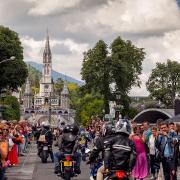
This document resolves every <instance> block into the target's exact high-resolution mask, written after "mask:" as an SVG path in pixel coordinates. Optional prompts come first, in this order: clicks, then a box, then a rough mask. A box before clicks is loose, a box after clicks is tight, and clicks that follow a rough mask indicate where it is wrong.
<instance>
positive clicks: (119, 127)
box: [115, 119, 131, 135]
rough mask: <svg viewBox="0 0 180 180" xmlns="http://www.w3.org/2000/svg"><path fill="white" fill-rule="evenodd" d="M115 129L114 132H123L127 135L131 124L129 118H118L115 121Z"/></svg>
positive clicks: (129, 132)
mask: <svg viewBox="0 0 180 180" xmlns="http://www.w3.org/2000/svg"><path fill="white" fill-rule="evenodd" d="M115 131H116V133H125V134H127V135H129V134H131V124H130V122H129V120H127V119H120V120H119V121H118V122H117V123H116V127H115Z"/></svg>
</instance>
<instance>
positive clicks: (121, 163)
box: [97, 119, 136, 180]
mask: <svg viewBox="0 0 180 180" xmlns="http://www.w3.org/2000/svg"><path fill="white" fill-rule="evenodd" d="M115 132H116V135H115V136H114V137H112V138H111V139H109V140H106V142H105V143H104V149H105V151H104V172H106V173H108V172H109V171H110V170H111V169H112V168H113V169H116V170H123V171H125V172H127V173H131V171H132V169H133V167H134V165H135V161H136V148H135V145H134V143H133V142H132V141H131V140H130V139H129V135H130V134H131V124H130V122H129V121H128V120H126V119H121V120H119V121H118V123H117V124H116V126H115ZM112 159H113V161H112ZM97 180H103V176H98V177H97Z"/></svg>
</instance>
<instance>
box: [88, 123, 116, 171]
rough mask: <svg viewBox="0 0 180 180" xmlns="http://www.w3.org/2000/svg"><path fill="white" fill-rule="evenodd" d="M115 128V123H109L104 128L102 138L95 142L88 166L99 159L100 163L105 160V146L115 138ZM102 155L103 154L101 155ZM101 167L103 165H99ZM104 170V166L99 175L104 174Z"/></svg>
mask: <svg viewBox="0 0 180 180" xmlns="http://www.w3.org/2000/svg"><path fill="white" fill-rule="evenodd" d="M114 133H115V126H114V123H113V122H107V123H105V124H104V125H103V127H102V136H99V137H98V138H97V139H96V141H95V142H94V143H95V144H94V148H93V150H92V152H91V154H90V157H89V161H88V162H87V164H92V163H94V162H95V160H96V159H97V158H99V162H102V161H103V158H104V144H106V142H108V141H109V140H110V139H112V138H113V137H114ZM100 153H101V154H100ZM99 165H100V166H101V163H100V164H99ZM103 170H104V166H101V167H100V168H99V170H98V172H97V174H99V173H100V174H102V173H101V171H103Z"/></svg>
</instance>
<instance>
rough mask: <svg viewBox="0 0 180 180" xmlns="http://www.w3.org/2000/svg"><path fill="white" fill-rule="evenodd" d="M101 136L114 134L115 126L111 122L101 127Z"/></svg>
mask: <svg viewBox="0 0 180 180" xmlns="http://www.w3.org/2000/svg"><path fill="white" fill-rule="evenodd" d="M102 133H103V136H106V135H111V134H114V133H115V126H114V123H113V122H107V123H105V124H104V125H103V127H102Z"/></svg>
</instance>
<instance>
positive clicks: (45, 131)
mask: <svg viewBox="0 0 180 180" xmlns="http://www.w3.org/2000/svg"><path fill="white" fill-rule="evenodd" d="M40 135H45V140H46V143H47V145H48V146H49V149H48V151H49V154H50V156H51V160H52V162H54V156H53V149H52V144H53V134H52V132H51V130H50V124H49V123H48V122H43V125H42V129H41V131H40ZM40 135H39V136H40ZM41 144H42V142H39V141H38V155H40V153H41V151H42V148H43V147H42V146H41Z"/></svg>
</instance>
